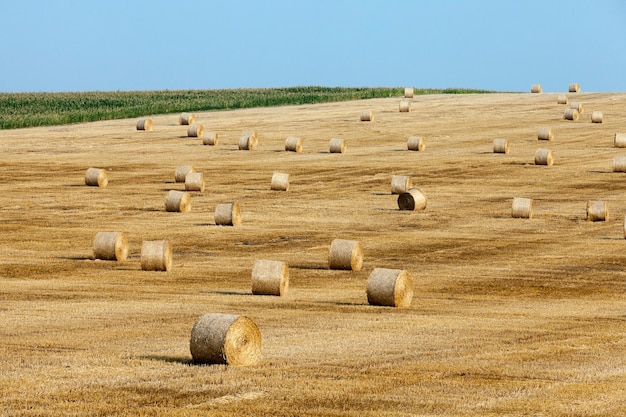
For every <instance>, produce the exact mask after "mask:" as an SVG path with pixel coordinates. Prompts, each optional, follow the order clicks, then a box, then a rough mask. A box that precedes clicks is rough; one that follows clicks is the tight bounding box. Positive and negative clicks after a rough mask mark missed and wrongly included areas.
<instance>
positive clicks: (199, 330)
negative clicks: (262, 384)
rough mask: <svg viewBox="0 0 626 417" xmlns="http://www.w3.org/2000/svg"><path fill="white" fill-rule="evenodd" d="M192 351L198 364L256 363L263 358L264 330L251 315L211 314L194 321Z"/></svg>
mask: <svg viewBox="0 0 626 417" xmlns="http://www.w3.org/2000/svg"><path fill="white" fill-rule="evenodd" d="M189 350H190V351H191V357H192V358H193V361H194V362H195V363H200V364H226V365H232V366H250V365H255V364H257V363H259V361H260V360H261V332H260V331H259V328H258V327H257V325H256V323H254V321H252V320H251V319H249V318H248V317H244V316H238V315H234V314H220V313H208V314H204V315H203V316H201V317H200V318H199V319H198V320H197V321H196V322H195V323H194V325H193V328H192V329H191V339H190V341H189Z"/></svg>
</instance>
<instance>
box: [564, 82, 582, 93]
mask: <svg viewBox="0 0 626 417" xmlns="http://www.w3.org/2000/svg"><path fill="white" fill-rule="evenodd" d="M567 91H569V92H570V93H580V84H578V83H572V84H570V85H569V86H568V88H567Z"/></svg>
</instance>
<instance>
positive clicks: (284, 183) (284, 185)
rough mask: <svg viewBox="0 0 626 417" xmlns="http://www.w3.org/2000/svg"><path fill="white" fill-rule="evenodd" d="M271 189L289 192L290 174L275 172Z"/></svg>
mask: <svg viewBox="0 0 626 417" xmlns="http://www.w3.org/2000/svg"><path fill="white" fill-rule="evenodd" d="M270 189H271V190H272V191H289V174H286V173H284V172H274V174H273V175H272V182H271V184H270Z"/></svg>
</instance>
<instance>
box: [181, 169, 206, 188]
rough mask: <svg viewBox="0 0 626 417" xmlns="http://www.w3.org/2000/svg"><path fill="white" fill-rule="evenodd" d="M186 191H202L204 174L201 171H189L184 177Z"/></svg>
mask: <svg viewBox="0 0 626 417" xmlns="http://www.w3.org/2000/svg"><path fill="white" fill-rule="evenodd" d="M185 190H186V191H204V174H203V173H202V172H190V173H189V174H187V176H186V177H185Z"/></svg>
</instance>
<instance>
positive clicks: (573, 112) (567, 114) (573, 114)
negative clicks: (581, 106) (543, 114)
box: [563, 109, 580, 121]
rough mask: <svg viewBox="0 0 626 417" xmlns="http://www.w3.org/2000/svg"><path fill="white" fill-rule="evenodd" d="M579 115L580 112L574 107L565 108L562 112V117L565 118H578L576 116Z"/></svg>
mask: <svg viewBox="0 0 626 417" xmlns="http://www.w3.org/2000/svg"><path fill="white" fill-rule="evenodd" d="M579 117H580V113H579V112H578V110H576V109H567V110H565V113H564V114H563V118H564V119H565V120H574V121H576V120H578V118H579Z"/></svg>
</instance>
